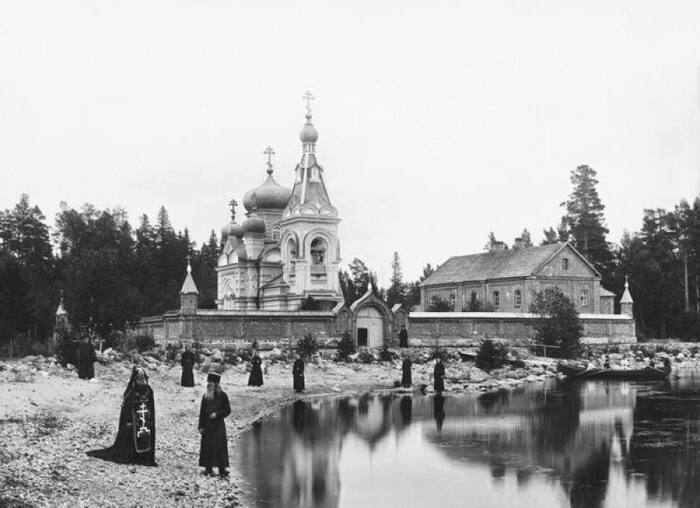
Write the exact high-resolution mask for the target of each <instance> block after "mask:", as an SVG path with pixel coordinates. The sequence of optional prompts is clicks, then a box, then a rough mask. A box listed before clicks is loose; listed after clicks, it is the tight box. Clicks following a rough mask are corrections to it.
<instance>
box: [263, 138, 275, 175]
mask: <svg viewBox="0 0 700 508" xmlns="http://www.w3.org/2000/svg"><path fill="white" fill-rule="evenodd" d="M263 153H264V154H265V155H267V174H268V175H271V174H272V156H273V155H275V151H274V150H273V149H272V147H271V146H269V145H268V147H267V148H265V151H264V152H263Z"/></svg>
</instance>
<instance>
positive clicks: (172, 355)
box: [165, 344, 182, 362]
mask: <svg viewBox="0 0 700 508" xmlns="http://www.w3.org/2000/svg"><path fill="white" fill-rule="evenodd" d="M181 349H182V348H181V347H180V344H166V345H165V359H166V360H167V361H169V362H176V361H177V357H178V355H179V354H180V350H181Z"/></svg>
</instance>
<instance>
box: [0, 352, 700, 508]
mask: <svg viewBox="0 0 700 508" xmlns="http://www.w3.org/2000/svg"><path fill="white" fill-rule="evenodd" d="M640 351H641V353H640ZM408 354H411V355H412V356H413V359H414V366H413V382H414V386H415V387H418V386H420V385H426V388H425V391H426V392H428V393H430V392H431V391H432V376H431V375H432V368H433V362H432V361H431V360H430V352H429V351H426V350H416V351H409V352H408ZM663 355H668V356H672V357H673V359H674V368H675V369H678V371H680V370H683V369H697V368H698V366H700V352H698V351H692V350H685V351H678V352H671V353H668V352H663V351H662V352H657V351H654V352H649V353H648V354H646V353H644V352H643V351H642V350H641V349H638V350H636V351H628V352H624V353H610V354H609V356H608V359H609V361H612V362H616V364H620V365H622V364H625V363H627V364H629V363H630V362H631V361H634V362H642V363H649V362H652V361H656V360H658V359H659V358H662V357H663ZM261 356H262V357H263V362H264V371H265V384H264V386H263V387H260V388H251V387H248V386H246V382H247V377H248V369H249V364H248V363H238V362H237V363H236V364H228V363H226V361H225V360H226V359H225V355H224V354H222V353H221V352H217V351H215V350H213V351H204V352H203V358H202V362H201V363H200V364H199V370H198V372H197V373H196V375H195V376H196V382H197V383H198V386H195V387H194V388H182V387H180V386H179V376H180V372H181V371H180V367H179V365H177V364H176V363H175V361H174V359H168V358H167V355H166V354H165V352H163V351H161V352H155V353H146V354H138V353H135V352H132V353H128V354H123V353H116V352H109V351H107V352H105V354H102V355H100V360H101V363H97V364H96V365H95V374H96V378H95V379H93V380H91V381H89V382H88V381H85V380H81V379H78V377H77V374H76V372H75V370H74V369H73V368H72V366H71V365H69V366H68V367H67V368H65V367H63V366H61V365H60V364H59V363H58V362H57V361H56V359H55V358H54V357H48V358H47V357H42V356H30V357H25V358H23V359H19V360H12V361H0V383H2V386H3V392H2V394H1V395H0V401H1V402H2V404H0V442H2V443H3V446H2V447H1V448H0V463H2V464H3V467H2V468H1V469H0V506H17V507H25V506H95V505H100V506H185V505H186V506H238V505H240V504H241V503H242V502H243V501H242V499H243V493H242V491H241V489H240V487H239V485H240V484H241V482H240V474H239V470H238V465H237V447H238V446H239V439H238V437H239V436H240V434H241V433H242V432H243V431H244V430H245V429H247V428H248V427H249V426H250V425H251V424H252V423H253V422H255V421H256V420H257V419H259V418H262V417H264V416H265V415H267V414H269V413H271V412H273V411H275V410H276V409H277V408H279V407H280V406H281V405H284V404H287V403H289V402H292V401H293V400H295V399H297V398H298V396H297V394H295V393H294V392H293V391H292V389H291V382H292V380H291V362H290V361H289V360H287V355H286V353H285V352H280V351H278V350H277V351H276V350H272V351H268V352H264V353H263V354H262V355H261ZM455 356H456V357H459V355H458V354H457V353H456V352H455V353H454V354H453V355H452V357H451V358H448V360H447V362H446V377H445V384H446V392H447V394H458V393H465V392H477V393H479V392H487V391H492V390H502V389H511V388H515V387H517V386H521V385H523V384H527V383H541V382H544V381H546V380H547V379H550V378H554V377H557V376H560V374H557V373H556V361H555V360H552V359H547V358H540V357H530V356H526V357H523V358H519V359H517V360H516V361H512V362H511V364H509V365H505V366H503V367H501V368H499V369H495V370H492V371H490V372H486V371H484V370H482V369H479V368H477V367H476V366H475V365H474V363H473V362H470V361H459V360H457V359H456V358H455ZM601 359H602V356H601V355H595V356H593V357H589V361H592V362H598V361H601ZM372 360H373V359H372ZM133 364H140V365H144V366H145V367H146V368H147V371H148V373H149V377H150V383H151V385H152V387H153V389H154V392H155V400H156V418H157V451H156V460H157V461H158V463H159V467H157V468H146V467H136V466H125V465H119V464H112V463H109V462H104V461H100V460H98V459H93V458H90V457H87V456H86V455H85V451H86V450H89V449H94V448H101V447H105V446H109V445H110V444H111V443H112V441H113V439H114V435H115V432H116V424H117V418H118V411H119V404H120V400H121V393H122V391H123V389H124V386H125V383H126V381H127V379H128V375H129V371H130V369H131V366H132V365H133ZM208 371H217V372H219V373H221V374H222V386H223V388H224V390H225V391H226V392H227V393H228V395H229V398H230V401H231V406H232V409H233V412H232V414H231V416H230V417H229V418H228V420H227V428H228V436H229V447H230V448H229V449H230V454H231V466H232V467H231V478H230V480H228V481H226V480H219V479H215V478H208V477H203V476H201V475H200V473H199V468H198V467H197V458H198V452H199V437H198V434H197V430H196V422H197V412H198V410H199V400H200V397H201V394H202V391H203V382H204V380H205V378H206V372H208ZM400 377H401V369H400V360H399V359H397V358H395V359H393V360H390V361H386V362H381V363H377V362H374V361H372V362H371V363H362V362H360V361H357V360H356V361H354V362H350V363H346V362H336V361H332V360H329V359H325V358H324V357H323V356H320V355H317V356H315V357H314V359H313V361H311V362H309V363H308V364H307V372H306V378H307V392H306V393H305V394H304V395H303V396H304V397H316V396H323V395H330V394H340V393H351V392H364V391H372V390H397V391H403V390H402V389H396V388H395V385H396V381H398V380H399V379H400ZM416 389H417V388H416Z"/></svg>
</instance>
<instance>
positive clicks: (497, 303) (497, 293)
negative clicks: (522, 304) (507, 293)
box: [493, 291, 501, 308]
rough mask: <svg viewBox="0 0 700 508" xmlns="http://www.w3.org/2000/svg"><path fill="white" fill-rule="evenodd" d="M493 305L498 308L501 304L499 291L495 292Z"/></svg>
mask: <svg viewBox="0 0 700 508" xmlns="http://www.w3.org/2000/svg"><path fill="white" fill-rule="evenodd" d="M493 306H494V307H496V308H498V307H500V306H501V293H499V292H498V291H494V292H493Z"/></svg>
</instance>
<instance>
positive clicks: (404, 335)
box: [399, 328, 408, 347]
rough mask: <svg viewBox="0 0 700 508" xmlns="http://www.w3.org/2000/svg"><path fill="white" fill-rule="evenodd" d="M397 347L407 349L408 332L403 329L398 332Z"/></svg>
mask: <svg viewBox="0 0 700 508" xmlns="http://www.w3.org/2000/svg"><path fill="white" fill-rule="evenodd" d="M399 347H408V332H407V331H406V329H405V328H402V329H401V331H400V332H399Z"/></svg>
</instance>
